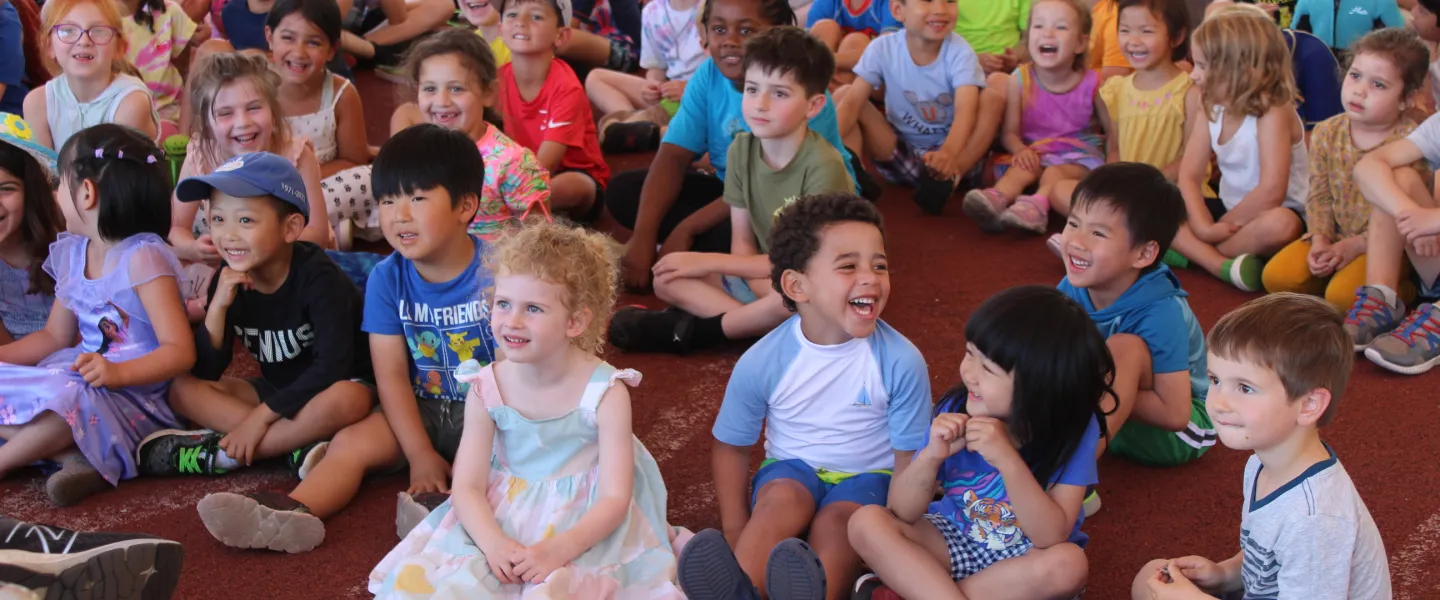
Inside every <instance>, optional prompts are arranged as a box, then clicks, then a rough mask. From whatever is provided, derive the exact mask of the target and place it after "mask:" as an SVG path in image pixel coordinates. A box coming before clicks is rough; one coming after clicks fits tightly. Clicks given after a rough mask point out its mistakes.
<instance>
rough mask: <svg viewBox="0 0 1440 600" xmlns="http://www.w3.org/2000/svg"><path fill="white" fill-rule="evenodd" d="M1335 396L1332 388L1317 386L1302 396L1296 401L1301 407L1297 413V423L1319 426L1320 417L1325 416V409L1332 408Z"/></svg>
mask: <svg viewBox="0 0 1440 600" xmlns="http://www.w3.org/2000/svg"><path fill="white" fill-rule="evenodd" d="M1333 399H1334V398H1333V397H1332V396H1331V395H1330V390H1327V389H1325V388H1315V389H1313V390H1310V392H1309V393H1308V394H1305V395H1304V396H1301V397H1300V399H1299V400H1297V401H1296V402H1297V403H1298V404H1299V407H1300V414H1298V415H1296V423H1298V424H1300V425H1304V426H1306V427H1311V426H1319V424H1320V418H1321V417H1323V416H1325V411H1327V410H1329V409H1330V401H1331V400H1333Z"/></svg>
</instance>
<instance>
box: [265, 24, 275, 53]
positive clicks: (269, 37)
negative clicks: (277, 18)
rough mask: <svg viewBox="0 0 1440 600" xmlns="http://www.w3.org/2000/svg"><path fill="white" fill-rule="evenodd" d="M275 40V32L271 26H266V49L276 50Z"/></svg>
mask: <svg viewBox="0 0 1440 600" xmlns="http://www.w3.org/2000/svg"><path fill="white" fill-rule="evenodd" d="M274 38H275V32H274V31H271V30H270V26H269V25H266V26H265V47H266V48H274V47H275V39H274Z"/></svg>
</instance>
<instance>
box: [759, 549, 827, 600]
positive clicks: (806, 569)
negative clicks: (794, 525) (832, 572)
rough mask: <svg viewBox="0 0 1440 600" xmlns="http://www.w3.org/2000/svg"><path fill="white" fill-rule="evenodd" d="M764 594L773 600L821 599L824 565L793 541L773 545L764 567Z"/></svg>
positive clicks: (823, 583)
mask: <svg viewBox="0 0 1440 600" xmlns="http://www.w3.org/2000/svg"><path fill="white" fill-rule="evenodd" d="M765 595H766V596H768V597H770V598H773V599H775V600H825V566H824V565H822V564H820V557H819V556H816V555H815V551H814V550H811V549H810V544H806V543H805V542H802V541H800V540H797V539H795V538H790V539H788V540H784V541H782V542H780V543H779V544H775V548H774V549H772V550H770V560H769V562H768V563H767V566H766V567H765Z"/></svg>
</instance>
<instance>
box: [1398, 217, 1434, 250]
mask: <svg viewBox="0 0 1440 600" xmlns="http://www.w3.org/2000/svg"><path fill="white" fill-rule="evenodd" d="M1395 228H1396V229H1398V230H1400V235H1403V236H1405V239H1406V240H1407V241H1409V242H1410V243H1412V244H1413V243H1415V241H1416V240H1418V239H1420V238H1422V237H1425V236H1428V235H1435V234H1437V233H1440V209H1434V208H1411V209H1407V210H1402V211H1400V212H1399V213H1396V214H1395Z"/></svg>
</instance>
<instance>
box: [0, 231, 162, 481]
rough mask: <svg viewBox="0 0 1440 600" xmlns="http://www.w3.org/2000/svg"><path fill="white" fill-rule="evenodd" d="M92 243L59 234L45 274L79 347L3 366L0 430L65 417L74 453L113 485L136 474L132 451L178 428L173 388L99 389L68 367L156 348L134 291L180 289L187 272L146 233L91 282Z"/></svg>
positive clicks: (108, 258)
mask: <svg viewBox="0 0 1440 600" xmlns="http://www.w3.org/2000/svg"><path fill="white" fill-rule="evenodd" d="M89 243H90V240H89V239H87V238H85V237H81V236H78V235H72V234H69V233H62V234H60V237H59V239H57V240H56V241H55V243H53V244H51V245H50V257H49V258H48V259H46V260H45V270H46V272H48V273H50V275H51V276H53V277H54V278H55V295H56V297H58V298H59V299H60V300H61V302H62V303H64V306H65V308H67V309H69V310H70V311H71V312H73V313H75V318H76V320H77V322H78V324H79V328H80V338H81V339H80V344H79V345H77V346H74V347H72V348H66V349H64V350H61V351H59V352H56V353H54V354H51V355H50V356H47V357H45V359H44V360H41V361H40V363H39V364H37V365H36V366H33V367H30V366H21V365H12V364H7V363H0V424H3V425H24V424H26V423H29V422H30V421H32V420H34V419H35V418H36V417H38V416H40V414H41V413H43V412H45V411H52V412H54V413H55V414H58V415H60V416H62V417H64V418H65V422H66V423H69V424H70V431H71V433H72V435H73V436H74V438H75V446H76V447H77V448H79V450H80V452H81V453H82V454H84V455H85V458H86V459H87V460H89V461H90V464H92V465H94V466H95V468H96V469H98V470H99V471H100V474H101V475H104V476H105V479H106V481H109V482H110V483H111V484H112V485H113V484H116V483H118V482H119V481H120V480H122V479H129V478H131V477H134V476H135V475H136V469H135V446H136V444H138V443H139V442H140V440H141V439H144V437H145V436H147V435H150V434H151V433H154V432H156V431H158V430H160V429H168V428H174V427H179V426H180V422H179V421H178V420H177V419H176V418H175V414H174V413H172V412H170V405H169V404H167V403H166V401H165V393H166V392H167V391H168V390H169V388H170V382H169V381H162V382H159V383H152V384H148V385H137V386H133V387H127V388H119V389H112V388H103V387H102V388H96V387H91V386H90V385H89V384H87V383H85V380H84V378H82V377H81V376H80V374H79V373H77V372H75V371H73V370H71V369H70V367H71V365H72V364H74V362H75V358H76V357H77V356H79V355H80V354H82V353H86V352H96V353H99V354H101V355H103V356H104V357H105V358H106V359H107V360H109V361H110V362H114V363H119V362H125V361H127V360H133V359H136V358H139V357H142V356H144V355H146V354H149V353H150V352H151V351H153V350H155V349H156V348H157V347H159V345H160V343H159V341H158V340H157V339H156V338H155V329H154V328H153V327H152V326H151V325H150V317H149V315H147V314H146V313H145V306H144V305H142V304H141V303H140V297H139V296H138V295H137V294H136V293H135V288H136V287H137V286H140V285H143V284H145V283H147V282H149V281H152V280H154V279H157V278H160V277H174V278H175V280H176V282H179V281H180V278H181V274H182V270H181V268H180V261H179V260H176V258H175V254H174V253H172V252H171V251H170V247H169V246H167V245H166V244H165V240H163V239H161V238H160V236H158V235H155V234H152V233H142V234H138V235H135V236H131V237H129V238H126V239H125V240H124V241H122V242H120V243H119V244H116V245H115V246H114V247H112V248H110V251H109V252H108V253H106V255H105V265H104V269H103V271H102V272H101V273H102V274H101V275H100V277H98V278H96V279H88V278H86V277H85V248H86V246H88V245H89ZM177 299H178V298H177Z"/></svg>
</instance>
